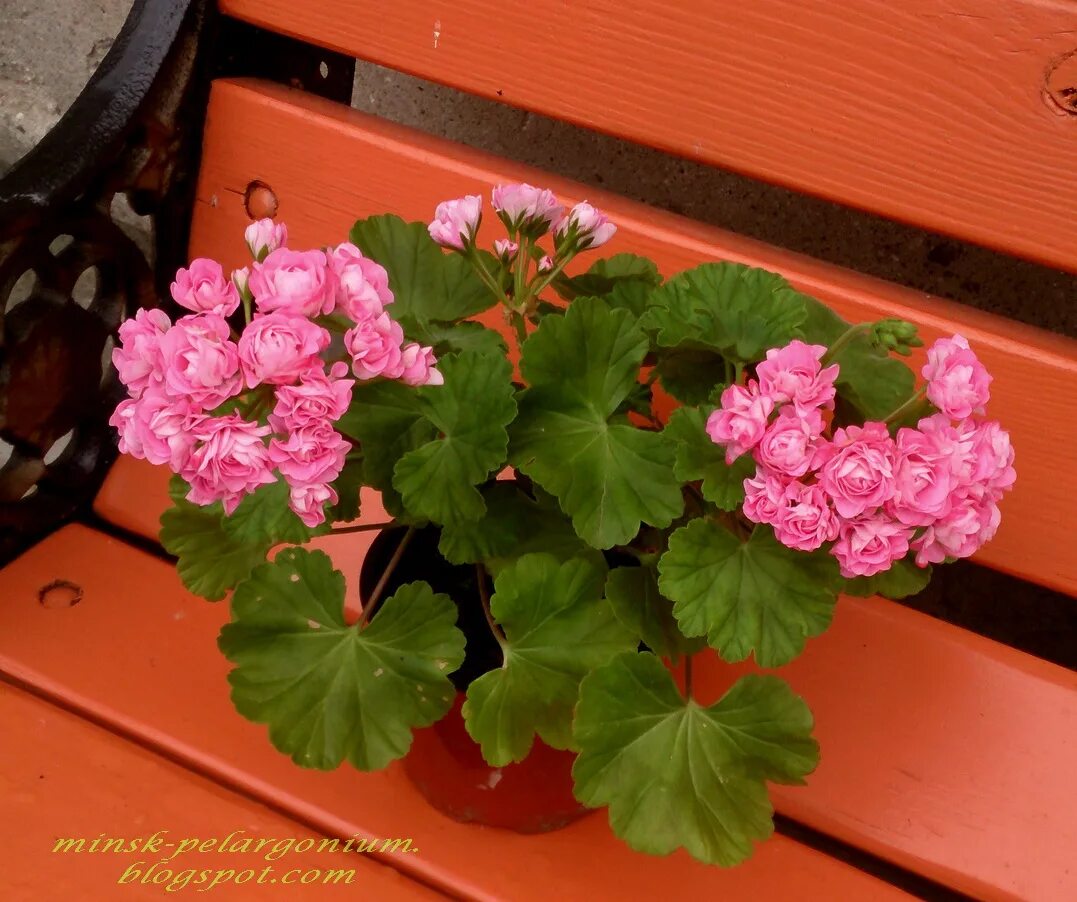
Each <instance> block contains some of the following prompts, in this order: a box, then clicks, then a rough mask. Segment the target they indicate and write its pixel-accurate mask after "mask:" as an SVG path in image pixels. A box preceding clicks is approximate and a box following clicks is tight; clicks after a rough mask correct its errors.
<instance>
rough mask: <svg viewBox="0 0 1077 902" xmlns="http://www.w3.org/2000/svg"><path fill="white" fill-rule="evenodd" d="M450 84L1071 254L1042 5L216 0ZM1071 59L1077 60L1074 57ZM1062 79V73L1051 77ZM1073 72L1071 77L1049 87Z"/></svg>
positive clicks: (850, 197)
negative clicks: (388, 7) (1047, 86)
mask: <svg viewBox="0 0 1077 902" xmlns="http://www.w3.org/2000/svg"><path fill="white" fill-rule="evenodd" d="M221 8H222V9H223V10H224V11H225V12H227V13H229V14H231V15H233V16H237V17H239V18H242V19H245V20H247V21H250V22H254V23H256V24H259V25H263V26H265V27H268V28H271V29H274V30H276V31H282V32H286V33H288V34H291V35H296V36H298V37H301V38H303V39H305V40H308V41H311V42H314V43H318V44H322V45H324V46H327V47H331V48H332V49H335V50H339V51H343V52H345V53H348V54H351V55H354V56H358V57H361V58H364V59H369V60H372V61H374V62H376V63H380V64H382V65H386V66H390V67H392V68H395V69H400V70H402V71H405V72H408V73H411V74H414V75H419V76H421V77H423V78H427V79H431V80H434V81H438V82H442V83H444V84H448V85H451V86H453V87H457V88H461V89H463V90H466V91H469V92H472V93H475V94H479V95H482V96H484V97H488V98H491V99H496V100H501V101H504V102H505V103H510V104H513V105H514V106H519V107H524V108H526V109H529V110H534V111H537V112H541V113H544V114H547V115H550V116H554V117H556V118H559V119H565V120H568V121H571V122H574V123H577V124H579V125H584V126H587V127H590V128H595V129H599V130H601V131H605V132H610V133H613V134H615V135H618V136H622V137H625V138H629V139H631V140H633V141H636V142H640V143H643V144H649V145H652V146H655V147H658V148H660V149H662V150H668V151H672V152H674V153H677V154H681V155H684V156H687V157H691V158H694V159H698V160H702V161H704V162H707V163H712V164H716V165H719V166H723V167H726V168H730V169H734V170H737V171H740V172H743V173H747V174H749V175H752V176H755V177H758V178H761V179H765V180H767V181H771V182H776V183H779V184H782V185H787V186H790V187H793V188H796V189H798V190H802V191H805V192H809V193H811V194H817V195H821V196H823V197H826V198H829V199H832V200H836V201H840V202H842V203H846V204H850V205H853V206H857V207H861V208H864V209H867V210H870V211H873V212H877V213H881V214H883V215H886V216H890V217H893V218H896V219H900V220H904V221H906V222H910V223H913V224H915V225H918V226H923V227H926V228H930V229H934V230H937V231H941V232H946V233H949V234H952V235H956V236H958V237H961V238H966V239H969V240H972V241H976V242H980V243H982V244H985V245H988V246H991V247H994V248H998V249H999V250H1003V251H1007V252H1010V253H1015V254H1020V255H1024V256H1028V257H1031V258H1034V259H1037V260H1041V261H1043V262H1046V263H1049V264H1051V265H1054V266H1059V267H1062V268H1067V269H1071V270H1073V269H1077V251H1075V248H1077V218H1075V217H1074V216H1073V210H1074V209H1075V207H1077V183H1075V182H1074V180H1073V179H1072V178H1067V173H1069V172H1070V170H1071V169H1072V163H1073V146H1074V138H1075V133H1077V131H1075V130H1077V118H1075V116H1074V114H1073V113H1072V112H1071V113H1066V112H1065V111H1063V109H1062V108H1061V107H1060V106H1058V105H1057V104H1056V103H1054V102H1052V101H1050V100H1048V99H1046V95H1045V83H1046V82H1047V81H1048V72H1049V71H1050V70H1051V69H1052V67H1053V66H1054V64H1055V63H1056V62H1057V61H1058V60H1059V59H1060V58H1062V57H1065V56H1066V55H1067V54H1069V53H1071V52H1072V51H1073V50H1074V48H1075V47H1077V34H1075V31H1074V28H1075V26H1074V16H1073V9H1072V7H1071V6H1070V5H1069V4H1066V3H1058V2H1042V0H980V2H979V3H977V4H974V9H972V11H971V12H970V11H969V4H967V3H964V4H962V3H958V2H955V0H903V2H901V3H894V2H892V0H845V2H842V3H807V4H806V3H803V2H800V0H753V2H751V3H731V2H725V0H696V2H692V3H688V4H684V3H682V4H675V3H674V4H671V3H668V2H665V0H633V2H627V3H626V2H624V0H591V2H588V3H586V4H580V3H564V2H561V0H533V2H529V3H526V4H524V3H517V4H512V3H502V2H498V0H457V2H454V3H452V4H449V5H440V6H431V5H430V4H428V3H426V2H423V0H397V2H395V3H394V4H392V15H386V14H385V13H386V10H385V7H384V4H382V3H378V2H374V0H319V2H318V3H315V4H311V3H306V4H297V3H295V2H294V0H222V2H221ZM1067 65H1069V66H1071V67H1072V68H1073V69H1074V70H1075V71H1077V61H1073V60H1071V61H1070V62H1069V63H1068V64H1067ZM1059 77H1060V78H1061V77H1062V76H1061V75H1060V76H1059ZM1067 86H1070V83H1069V82H1068V81H1065V80H1064V79H1063V81H1061V82H1059V83H1058V84H1057V85H1056V87H1067Z"/></svg>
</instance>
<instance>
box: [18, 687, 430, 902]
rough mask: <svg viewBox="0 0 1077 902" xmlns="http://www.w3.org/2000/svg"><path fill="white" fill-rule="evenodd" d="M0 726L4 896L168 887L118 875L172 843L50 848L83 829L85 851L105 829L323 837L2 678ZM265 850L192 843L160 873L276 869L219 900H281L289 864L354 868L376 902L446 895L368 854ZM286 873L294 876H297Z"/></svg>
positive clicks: (311, 894) (326, 888) (138, 893)
mask: <svg viewBox="0 0 1077 902" xmlns="http://www.w3.org/2000/svg"><path fill="white" fill-rule="evenodd" d="M0 731H2V732H3V733H4V735H6V736H9V737H10V736H15V735H17V736H18V742H10V741H9V742H4V743H2V744H0V773H2V774H3V782H4V785H5V787H6V788H5V790H4V792H3V793H0V848H3V850H4V851H3V860H4V863H5V865H4V867H3V868H2V869H0V895H2V896H3V898H5V899H26V900H29V899H46V898H48V899H79V900H86V902H89V900H94V899H100V900H107V902H114V900H115V899H117V898H123V899H146V900H156V902H159V900H160V899H161V898H162V897H167V896H168V895H170V894H171V893H170V892H168V891H166V889H165V886H163V885H161V884H157V885H153V884H152V883H146V884H142V883H140V882H139V876H140V875H139V874H138V873H136V874H135V875H134V877H133V879H132V880H131V881H129V882H127V883H125V884H123V885H122V889H118V888H117V880H118V879H119V878H120V877H121V876H122V875H123V874H124V872H125V871H126V870H127V869H128V868H129V867H136V868H137V869H138V871H140V872H141V874H143V875H144V874H145V872H146V871H147V869H148V868H149V867H150V866H151V865H152V864H154V863H155V862H157V861H159V860H160V859H162V858H168V857H169V856H170V855H172V854H173V853H174V852H175V851H176V850H175V847H174V846H173V847H172V848H169V847H166V846H162V847H161V849H160V850H159V851H158V852H156V853H153V852H151V851H139V852H131V853H124V854H118V853H116V852H114V851H111V850H110V851H104V852H101V851H98V852H96V853H91V852H89V851H82V852H79V851H68V852H61V853H57V852H54V851H53V848H54V844H55V842H56V840H57V839H58V838H60V837H66V838H71V839H78V838H82V839H85V845H84V848H87V849H88V847H89V845H90V843H91V842H92V841H93V840H94V839H97V838H98V837H99V836H101V835H102V834H104V835H105V837H106V838H112V837H123V838H124V839H125V840H132V839H134V838H135V837H143V838H149V837H150V836H152V835H153V834H154V833H155V832H157V831H166V832H165V833H163V834H162V836H161V840H162V842H163V843H173V844H176V845H178V844H179V843H180V841H182V840H183V839H187V838H194V837H198V838H199V839H200V840H205V839H209V838H211V837H215V838H217V839H218V840H223V839H224V838H225V837H226V836H228V834H229V833H232V832H234V831H238V832H237V833H236V837H237V839H242V838H245V837H252V838H255V839H258V838H273V839H274V841H276V840H284V839H292V840H294V841H296V842H298V841H300V840H302V839H305V838H308V837H311V838H314V839H317V838H318V837H316V836H314V834H312V833H311V832H310V830H309V829H308V828H307V827H305V826H303V825H302V824H299V823H297V822H295V821H292V820H289V819H287V818H285V817H282V816H281V815H279V814H276V813H275V812H273V811H270V810H269V809H267V808H265V807H264V806H263V805H261V804H259V803H257V802H252V801H250V800H249V799H245V798H243V797H241V796H238V795H236V794H235V793H232V792H229V791H228V790H226V789H223V788H222V787H221V786H219V785H218V784H216V783H213V782H211V781H209V780H207V779H205V778H204V777H202V776H199V775H197V774H193V773H191V772H190V771H189V770H186V769H184V768H182V767H180V766H178V765H176V764H174V763H172V762H170V761H166V760H164V759H163V758H161V757H160V756H158V755H155V754H153V753H152V752H150V751H148V750H146V749H143V748H140V747H138V746H137V745H134V744H133V743H131V742H130V741H128V740H126V739H123V738H122V737H119V736H116V735H115V734H113V733H110V732H108V731H107V730H103V729H101V728H100V727H97V726H94V725H93V724H90V723H87V722H86V721H85V720H83V719H82V718H80V717H77V716H76V715H74V714H71V713H70V712H68V711H64V710H63V709H61V708H58V707H56V706H55V705H51V704H48V703H47V702H45V701H42V700H41V699H39V698H35V697H33V696H31V695H29V694H28V693H26V692H23V691H21V690H18V689H15V688H13V687H12V686H10V685H7V684H0ZM267 848H268V847H267ZM315 849H317V846H315ZM263 855H264V852H263V853H255V852H253V851H252V852H248V853H245V854H244V853H240V852H234V853H226V854H219V853H218V852H216V851H214V852H203V853H199V852H197V851H189V852H185V853H183V854H180V855H177V856H176V857H175V858H174V859H173V860H172V861H171V862H170V863H168V864H165V865H162V866H161V867H158V868H157V871H158V873H159V872H160V871H161V870H162V868H165V869H169V870H171V871H172V872H173V873H174V874H178V873H180V872H182V871H184V870H186V869H194V870H195V871H196V872H198V871H201V870H203V869H212V871H213V873H216V871H218V870H221V869H229V868H231V869H234V870H235V871H236V872H237V873H238V872H240V871H243V870H246V869H248V868H253V869H254V871H255V873H256V874H259V875H261V874H262V873H263V872H264V870H265V868H266V867H267V866H271V867H272V868H273V872H271V874H270V875H266V876H267V879H272V880H273V883H272V884H271V883H263V884H261V885H259V886H258V888H257V889H256V890H252V889H251V887H250V886H243V887H242V888H240V886H237V885H235V884H233V883H224V884H220V885H218V886H216V887H214V895H215V896H220V898H222V899H237V898H251V897H252V896H253V895H259V896H260V895H265V896H266V897H267V898H278V897H279V896H278V893H276V892H274V890H275V889H279V888H280V887H282V886H285V884H282V883H280V882H279V881H280V880H281V879H283V877H284V876H285V874H286V873H287V872H289V871H291V870H292V869H294V868H298V869H299V870H300V872H305V871H308V870H310V869H312V868H317V869H319V870H322V871H324V870H329V869H337V868H343V869H354V871H355V874H354V875H353V879H352V883H353V885H355V886H359V887H361V888H362V892H363V893H364V894H366V897H367V898H376V899H378V900H379V902H380V900H385V902H404V900H409V902H434V900H435V899H440V898H442V897H441V896H440V895H439V894H437V893H435V892H433V891H432V890H429V889H427V888H426V887H424V886H422V885H421V884H419V883H416V882H414V881H412V880H408V879H407V878H405V877H403V876H402V875H401V874H400V873H399V872H398V871H395V870H393V869H392V868H388V867H384V866H382V865H380V864H378V863H377V862H376V861H373V860H372V859H371V858H370V857H369V856H365V855H344V854H342V853H337V854H332V853H330V852H322V853H320V854H319V853H317V852H303V853H288V854H285V855H284V856H283V857H280V858H278V860H276V861H269V862H267V861H266V860H265V859H264V858H263ZM273 873H275V874H276V876H275V877H274V876H272V874H273ZM151 876H152V875H151ZM210 879H212V877H211V878H210ZM256 879H257V878H256ZM288 879H289V880H297V879H298V875H291V876H289V878H288ZM344 879H345V878H343V877H342V878H341V880H344ZM274 884H275V886H274ZM177 886H178V884H177ZM185 888H186V889H187V890H188V891H192V892H197V891H198V890H199V888H200V885H199V884H198V883H197V882H196V881H195V880H192V882H190V883H189V884H187V886H186V887H185ZM176 891H178V890H172V892H176ZM202 891H203V892H204V891H205V890H202ZM296 891H297V887H295V886H287V889H286V890H284V893H285V894H286V896H285V897H289V896H290V897H294V896H295V893H296ZM342 892H347V890H343V889H342V888H341V885H340V884H323V883H316V884H313V885H311V884H308V885H306V886H304V887H303V888H302V897H303V898H304V899H329V898H333V899H339V898H340V895H341V893H342Z"/></svg>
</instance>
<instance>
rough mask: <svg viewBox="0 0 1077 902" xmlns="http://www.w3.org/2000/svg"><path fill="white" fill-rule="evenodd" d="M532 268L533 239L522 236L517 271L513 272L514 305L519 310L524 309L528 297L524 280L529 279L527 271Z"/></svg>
mask: <svg viewBox="0 0 1077 902" xmlns="http://www.w3.org/2000/svg"><path fill="white" fill-rule="evenodd" d="M530 268H531V240H530V239H529V238H524V237H523V236H521V237H520V250H519V251H518V252H517V254H516V272H515V273H514V274H513V276H514V282H513V290H512V306H513V307H514V308H515V309H516V310H517V311H520V310H523V308H524V304H525V302H526V301H527V298H525V297H524V296H523V294H524V282H525V281H526V279H527V271H528V270H529V269H530Z"/></svg>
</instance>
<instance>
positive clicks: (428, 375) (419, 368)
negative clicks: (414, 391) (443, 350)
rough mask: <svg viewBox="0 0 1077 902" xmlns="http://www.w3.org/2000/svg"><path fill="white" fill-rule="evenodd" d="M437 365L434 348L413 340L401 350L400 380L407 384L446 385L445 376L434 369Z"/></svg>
mask: <svg viewBox="0 0 1077 902" xmlns="http://www.w3.org/2000/svg"><path fill="white" fill-rule="evenodd" d="M436 365H437V360H436V359H435V358H434V349H433V348H431V347H425V348H424V347H421V346H420V345H418V344H416V343H415V342H411V343H410V344H407V345H405V346H404V348H403V350H402V351H401V352H400V366H401V367H402V372H401V373H400V381H401V382H404V383H406V384H407V385H444V384H445V377H444V376H442V375H441V372H440V371H439V370H436V369H434V367H435V366H436Z"/></svg>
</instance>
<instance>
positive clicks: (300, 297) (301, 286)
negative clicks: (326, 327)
mask: <svg viewBox="0 0 1077 902" xmlns="http://www.w3.org/2000/svg"><path fill="white" fill-rule="evenodd" d="M248 286H249V288H250V290H251V294H252V295H254V300H255V303H256V304H257V306H258V310H259V311H260V312H262V313H275V312H277V311H280V312H282V313H294V314H296V315H297V316H309V317H314V316H318V315H319V314H323V313H331V312H332V310H333V305H334V304H335V303H336V291H337V286H336V278H335V277H334V275H333V272H332V271H331V270H330V268H329V261H328V259H327V258H326V256H325V254H324V253H323V252H322V251H317V250H314V251H293V250H289V249H288V248H286V247H279V248H277V249H276V250H275V251H272V252H271V253H270V254H269V255H268V256H267V257H266V258H265V259H264V260H263V261H262V262H261V263H255V264H254V265H253V266H252V267H251V277H250V281H249V282H248Z"/></svg>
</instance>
